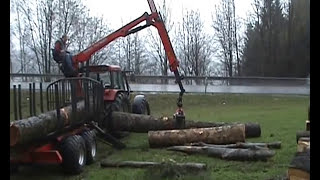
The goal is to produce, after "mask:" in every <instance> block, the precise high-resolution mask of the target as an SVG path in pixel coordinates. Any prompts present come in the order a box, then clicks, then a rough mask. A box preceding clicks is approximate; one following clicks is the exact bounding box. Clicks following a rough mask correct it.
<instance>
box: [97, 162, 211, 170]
mask: <svg viewBox="0 0 320 180" xmlns="http://www.w3.org/2000/svg"><path fill="white" fill-rule="evenodd" d="M165 164H166V163H160V162H148V161H121V162H111V161H108V160H104V161H102V162H101V163H100V165H101V167H133V168H145V167H159V166H164V165H165ZM171 164H172V163H170V165H171ZM172 165H173V166H177V167H179V168H183V169H192V170H204V169H206V168H207V165H206V164H203V163H175V164H172Z"/></svg>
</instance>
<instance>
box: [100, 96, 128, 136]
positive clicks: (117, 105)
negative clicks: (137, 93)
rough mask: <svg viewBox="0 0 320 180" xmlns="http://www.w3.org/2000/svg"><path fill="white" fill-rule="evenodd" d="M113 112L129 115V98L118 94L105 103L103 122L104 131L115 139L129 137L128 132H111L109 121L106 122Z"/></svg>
mask: <svg viewBox="0 0 320 180" xmlns="http://www.w3.org/2000/svg"><path fill="white" fill-rule="evenodd" d="M113 111H117V112H128V113H131V104H130V100H129V97H128V96H127V95H126V94H125V93H122V92H120V93H118V94H117V97H116V98H115V100H114V101H112V102H105V114H106V118H105V120H104V129H105V130H107V131H109V132H111V134H112V135H113V136H114V137H116V138H123V137H126V136H128V135H129V132H124V131H121V132H120V131H112V129H110V127H112V125H110V124H109V123H110V121H108V120H109V119H110V118H111V114H112V112H113Z"/></svg>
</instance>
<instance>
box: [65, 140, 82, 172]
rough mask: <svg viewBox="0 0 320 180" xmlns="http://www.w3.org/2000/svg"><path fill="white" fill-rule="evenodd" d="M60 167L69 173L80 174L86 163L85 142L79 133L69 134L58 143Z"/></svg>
mask: <svg viewBox="0 0 320 180" xmlns="http://www.w3.org/2000/svg"><path fill="white" fill-rule="evenodd" d="M60 153H61V156H62V168H63V170H64V171H65V172H66V173H69V174H80V173H81V172H82V171H83V169H84V166H85V164H86V144H85V140H84V139H83V138H82V137H81V136H80V135H73V136H69V137H67V138H66V139H64V140H63V141H62V142H61V144H60Z"/></svg>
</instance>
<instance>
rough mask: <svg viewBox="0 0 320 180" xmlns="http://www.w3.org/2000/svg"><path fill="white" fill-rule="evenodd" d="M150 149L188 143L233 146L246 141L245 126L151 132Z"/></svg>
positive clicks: (149, 138)
mask: <svg viewBox="0 0 320 180" xmlns="http://www.w3.org/2000/svg"><path fill="white" fill-rule="evenodd" d="M148 140H149V145H150V147H167V146H174V145H184V144H186V143H194V142H204V143H209V144H231V143H236V142H244V141H245V125H243V124H235V125H227V126H221V127H212V128H195V129H181V130H162V131H149V132H148Z"/></svg>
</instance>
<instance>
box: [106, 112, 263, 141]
mask: <svg viewBox="0 0 320 180" xmlns="http://www.w3.org/2000/svg"><path fill="white" fill-rule="evenodd" d="M235 124H242V123H225V122H201V121H192V120H186V123H185V128H184V129H191V128H210V127H221V126H226V125H235ZM111 126H112V127H111V128H112V129H113V130H117V131H130V132H138V133H147V132H148V131H156V130H172V129H177V124H176V122H175V120H174V119H173V118H170V117H160V118H157V117H154V116H149V115H140V114H128V113H123V112H113V113H112V122H111ZM245 135H246V138H250V137H260V135H261V128H260V125H259V124H257V123H251V122H249V123H245Z"/></svg>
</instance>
